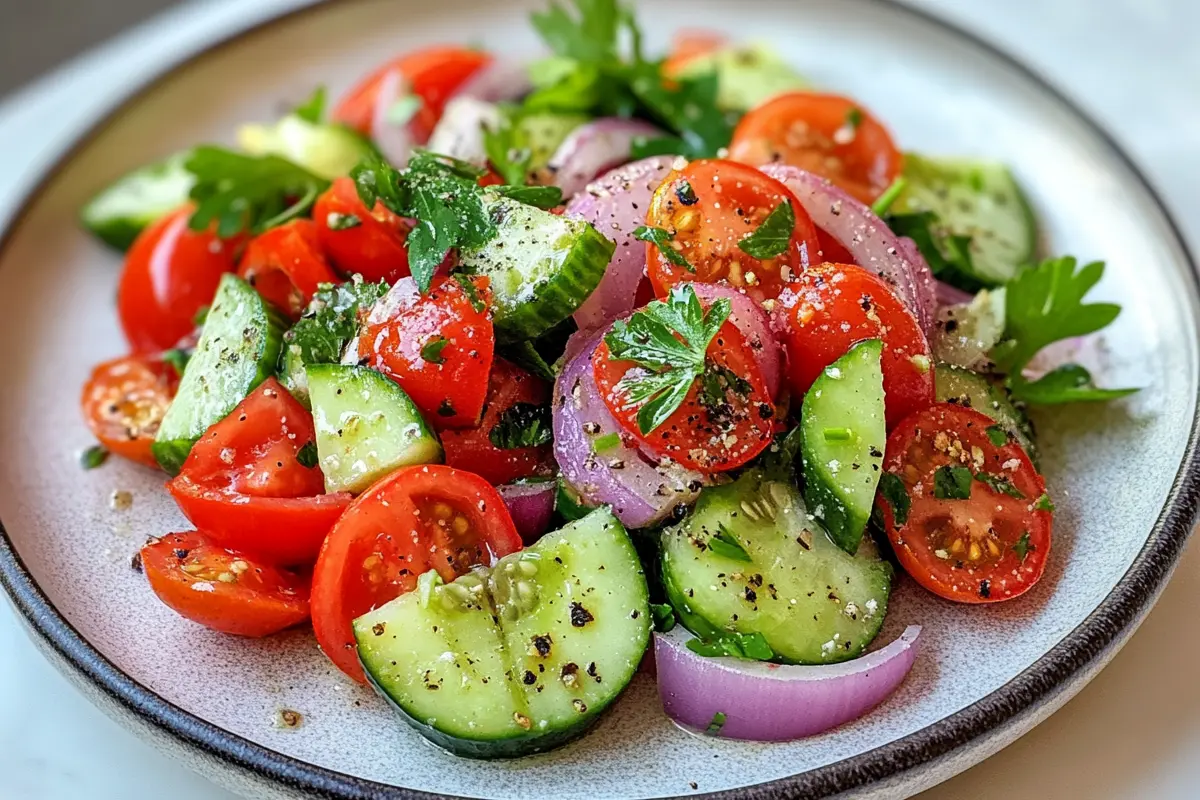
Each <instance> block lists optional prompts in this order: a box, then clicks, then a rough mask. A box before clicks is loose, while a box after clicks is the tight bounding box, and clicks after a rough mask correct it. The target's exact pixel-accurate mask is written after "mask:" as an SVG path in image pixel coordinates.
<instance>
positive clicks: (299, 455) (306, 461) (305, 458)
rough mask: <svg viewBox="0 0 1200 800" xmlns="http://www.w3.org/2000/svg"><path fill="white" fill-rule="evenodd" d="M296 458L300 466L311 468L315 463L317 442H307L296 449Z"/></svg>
mask: <svg viewBox="0 0 1200 800" xmlns="http://www.w3.org/2000/svg"><path fill="white" fill-rule="evenodd" d="M296 460H297V461H299V462H300V466H302V467H308V468H310V469H311V468H312V467H315V466H316V465H317V443H316V442H308V443H307V444H305V445H304V446H303V447H301V448H300V449H299V450H297V451H296Z"/></svg>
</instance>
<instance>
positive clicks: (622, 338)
mask: <svg viewBox="0 0 1200 800" xmlns="http://www.w3.org/2000/svg"><path fill="white" fill-rule="evenodd" d="M730 310H731V306H730V303H729V299H728V298H721V299H720V300H717V301H716V302H715V303H713V304H712V305H711V306H710V307H709V308H708V310H707V311H705V310H704V309H703V308H702V307H701V305H700V299H699V298H698V297H697V296H696V292H695V290H694V289H693V288H692V287H691V286H690V285H688V284H686V283H685V284H682V285H677V286H675V287H674V288H672V289H671V293H670V294H669V295H668V296H667V299H666V301H665V302H664V301H662V300H655V301H654V302H652V303H650V304H649V305H647V306H646V307H645V308H644V309H642V310H641V311H638V312H636V313H635V314H634V315H633V316H632V317H630V318H629V321H628V322H625V321H617V322H616V323H614V324H613V328H612V331H611V332H609V333H608V334H607V335H606V336H605V337H604V343H605V344H606V345H608V350H609V358H610V359H611V360H613V361H630V362H633V364H635V365H636V366H637V367H640V369H631V370H629V371H628V372H626V373H625V375H624V377H622V378H621V380H620V381H618V382H617V385H616V387H615V390H616V391H617V392H620V393H621V394H623V395H624V396H625V398H626V399H627V401H628V402H629V404H630V405H631V406H633V407H639V408H638V413H637V424H638V428H639V429H640V430H641V431H642V433H650V432H651V431H653V430H654V429H655V428H657V427H658V426H659V425H662V424H663V423H664V422H665V421H666V420H667V418H668V417H670V416H671V415H672V414H674V413H675V412H676V411H677V410H678V409H679V407H680V406H681V405H683V401H684V400H685V399H686V398H687V394H688V392H689V391H690V390H691V388H692V384H693V383H694V382H695V381H696V379H697V378H699V377H700V376H701V375H702V374H703V373H704V368H705V353H706V352H707V350H708V346H709V344H711V343H712V340H713V339H714V338H715V337H716V335H717V332H718V331H720V330H721V326H722V325H724V324H725V320H727V319H728V318H729V313H730Z"/></svg>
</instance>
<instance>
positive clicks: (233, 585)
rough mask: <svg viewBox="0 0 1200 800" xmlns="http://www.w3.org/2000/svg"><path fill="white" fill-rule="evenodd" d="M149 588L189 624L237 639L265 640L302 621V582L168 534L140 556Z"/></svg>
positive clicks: (191, 535)
mask: <svg viewBox="0 0 1200 800" xmlns="http://www.w3.org/2000/svg"><path fill="white" fill-rule="evenodd" d="M141 559H142V569H143V571H144V572H145V573H146V578H147V580H149V581H150V588H151V589H153V590H154V593H155V594H156V595H158V599H160V600H162V601H163V602H164V603H166V604H167V605H168V606H170V607H171V608H172V609H174V610H175V611H176V612H177V613H179V614H181V615H182V616H184V617H187V618H188V619H190V620H191V621H192V622H198V623H200V624H201V625H204V626H206V627H209V628H212V629H213V630H216V631H221V632H222V633H232V634H236V635H238V636H253V637H259V636H269V635H270V634H272V633H276V632H277V631H281V630H283V629H284V628H290V627H292V626H293V625H299V624H300V623H302V622H304V620H306V619H308V582H307V581H306V580H305V579H304V578H303V577H301V576H299V575H296V574H295V573H292V572H288V571H286V570H281V569H277V568H275V567H273V566H271V565H270V564H264V563H262V562H259V561H256V560H255V559H254V557H253V556H248V555H244V554H241V553H236V552H233V551H231V550H225V549H224V548H221V547H217V546H215V545H212V544H209V543H208V542H207V541H206V540H205V539H204V537H202V536H201V535H200V534H199V533H197V532H195V531H191V532H188V533H171V534H168V535H166V536H164V537H163V538H161V539H158V540H157V541H154V542H152V543H150V544H147V545H146V546H145V547H143V548H142V550H141Z"/></svg>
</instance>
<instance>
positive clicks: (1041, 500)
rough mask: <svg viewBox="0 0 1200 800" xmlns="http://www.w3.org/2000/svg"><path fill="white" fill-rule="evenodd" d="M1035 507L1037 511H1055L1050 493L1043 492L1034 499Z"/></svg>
mask: <svg viewBox="0 0 1200 800" xmlns="http://www.w3.org/2000/svg"><path fill="white" fill-rule="evenodd" d="M1033 508H1034V510H1035V511H1053V510H1054V502H1053V501H1051V499H1050V495H1048V494H1046V493H1045V492H1043V493H1042V495H1041V496H1040V497H1038V499H1037V500H1034V501H1033Z"/></svg>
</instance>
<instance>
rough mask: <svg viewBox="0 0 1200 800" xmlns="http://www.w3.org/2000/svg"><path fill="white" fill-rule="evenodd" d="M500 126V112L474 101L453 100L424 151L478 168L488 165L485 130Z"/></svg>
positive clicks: (483, 103) (486, 104)
mask: <svg viewBox="0 0 1200 800" xmlns="http://www.w3.org/2000/svg"><path fill="white" fill-rule="evenodd" d="M499 126H500V109H499V108H497V107H496V106H495V105H493V104H492V103H486V102H484V101H483V100H476V99H475V98H473V97H465V96H464V97H456V98H454V99H453V100H451V101H450V102H449V103H447V104H446V108H445V110H444V111H443V112H442V118H441V119H439V120H438V123H437V125H436V126H435V127H434V129H433V133H432V134H431V135H430V136H429V141H428V142H426V143H425V147H426V148H427V149H429V150H432V151H433V152H435V153H441V154H442V155H446V156H451V157H452V158H457V159H459V160H460V161H466V162H468V163H471V164H474V165H475V166H477V167H482V166H485V165H486V164H487V160H488V158H487V150H486V149H485V147H484V144H483V131H484V128H485V127H486V128H490V129H493V130H494V129H496V128H498V127H499Z"/></svg>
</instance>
